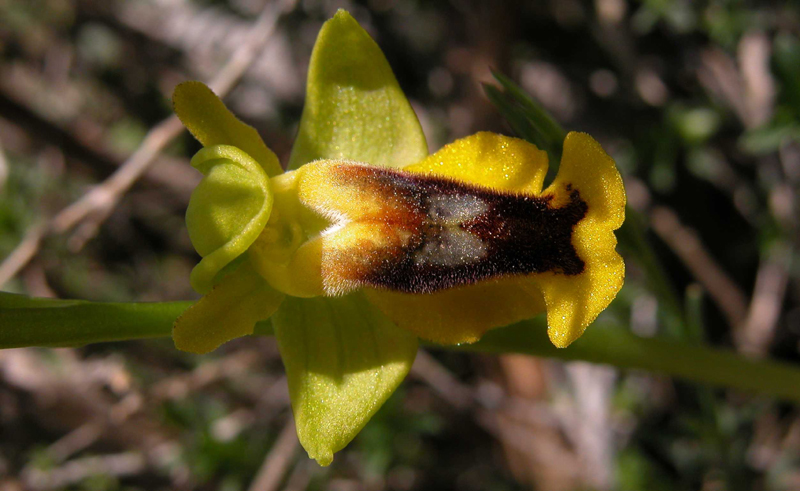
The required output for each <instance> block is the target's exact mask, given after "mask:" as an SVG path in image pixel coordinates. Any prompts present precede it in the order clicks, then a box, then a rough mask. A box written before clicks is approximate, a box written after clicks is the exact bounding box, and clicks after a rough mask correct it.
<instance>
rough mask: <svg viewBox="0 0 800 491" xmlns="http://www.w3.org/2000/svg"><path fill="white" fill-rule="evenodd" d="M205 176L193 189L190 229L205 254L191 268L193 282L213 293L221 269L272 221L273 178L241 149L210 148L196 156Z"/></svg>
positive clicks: (188, 216)
mask: <svg viewBox="0 0 800 491" xmlns="http://www.w3.org/2000/svg"><path fill="white" fill-rule="evenodd" d="M192 165H193V166H194V167H195V168H197V169H198V170H199V171H200V172H202V173H203V175H204V176H205V177H204V178H203V180H202V181H200V184H199V185H198V186H197V188H195V190H194V191H193V192H192V197H191V199H190V200H189V207H188V208H187V210H186V228H187V230H188V231H189V238H190V239H191V240H192V245H194V247H195V249H197V252H198V253H199V254H200V255H201V256H203V259H202V260H201V261H200V263H198V264H197V266H195V268H194V269H193V270H192V276H191V282H192V287H194V289H195V290H197V291H198V292H200V293H204V294H205V293H208V292H210V291H211V288H212V287H213V285H214V279H215V277H216V276H217V273H219V272H220V270H222V268H224V267H225V266H227V265H228V264H229V263H230V262H231V261H233V260H234V259H236V258H237V257H238V256H240V255H241V254H242V253H244V252H245V251H246V250H247V248H248V247H250V246H251V245H252V244H253V242H255V241H256V239H257V238H258V236H259V234H260V233H261V231H262V230H264V227H265V226H266V225H267V221H268V220H269V216H270V212H271V211H272V202H273V199H274V198H273V193H272V190H271V186H270V181H269V177H267V174H266V173H265V172H264V170H263V169H262V168H261V166H260V165H259V164H258V162H256V161H255V160H253V159H252V158H251V157H250V156H249V155H248V154H246V153H244V152H243V151H242V150H240V149H238V148H236V147H231V146H229V145H217V146H213V147H206V148H204V149H202V150H200V151H199V152H197V155H195V156H194V157H193V158H192Z"/></svg>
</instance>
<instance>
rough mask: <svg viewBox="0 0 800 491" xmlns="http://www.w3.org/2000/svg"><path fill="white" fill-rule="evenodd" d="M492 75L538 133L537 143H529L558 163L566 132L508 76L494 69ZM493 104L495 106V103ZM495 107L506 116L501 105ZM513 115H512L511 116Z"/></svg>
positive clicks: (553, 162)
mask: <svg viewBox="0 0 800 491" xmlns="http://www.w3.org/2000/svg"><path fill="white" fill-rule="evenodd" d="M492 75H493V76H494V78H495V79H496V80H497V81H498V82H499V83H500V85H501V86H502V87H503V89H504V92H503V95H504V96H505V97H506V98H507V99H508V101H510V102H512V103H513V104H515V105H516V106H517V108H518V109H519V112H518V114H520V115H522V116H523V117H525V118H526V119H527V120H528V123H529V124H530V125H531V126H532V127H533V130H534V131H535V132H536V133H537V134H538V137H537V138H536V140H537V141H538V142H539V143H537V142H536V141H531V143H533V144H534V145H537V146H539V148H541V149H542V150H546V151H547V153H548V154H550V160H551V162H552V164H553V165H558V162H559V161H560V160H561V145H562V143H564V138H566V136H567V132H566V131H565V130H564V128H562V127H561V125H560V124H558V122H557V121H556V120H555V118H553V116H551V115H550V113H549V112H548V111H547V109H545V108H544V107H542V105H541V104H539V103H538V102H537V101H535V100H534V99H533V98H532V97H531V96H530V95H528V94H526V93H525V91H523V90H522V89H521V88H519V86H517V84H515V83H514V82H512V81H511V79H510V78H508V77H506V76H505V75H503V74H502V73H499V72H495V71H493V72H492ZM493 102H494V101H493ZM495 105H496V106H497V104H495ZM497 107H498V109H499V110H500V111H501V113H502V114H503V115H504V116H506V114H507V113H508V111H503V107H501V106H497ZM513 117H514V116H512V118H513ZM512 124H513V123H512ZM515 131H516V129H515ZM521 136H522V137H523V138H524V137H525V136H523V135H521ZM526 139H527V138H526ZM529 141H530V140H529Z"/></svg>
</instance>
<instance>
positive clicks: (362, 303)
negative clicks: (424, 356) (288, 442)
mask: <svg viewBox="0 0 800 491" xmlns="http://www.w3.org/2000/svg"><path fill="white" fill-rule="evenodd" d="M272 323H273V326H274V329H275V336H276V338H277V340H278V347H279V348H280V352H281V357H282V358H283V364H284V366H285V367H286V376H287V378H288V381H289V396H290V397H291V399H292V409H293V411H294V417H295V423H296V425H297V435H298V437H299V439H300V443H301V444H302V445H303V447H304V448H305V449H306V451H307V452H308V455H309V456H310V457H311V458H312V459H315V460H316V461H317V462H319V464H320V465H328V464H330V463H331V462H332V460H333V454H334V452H337V451H339V450H341V449H342V448H344V447H345V445H347V444H348V443H349V442H350V441H351V440H352V439H353V438H354V437H355V436H356V434H358V432H359V431H360V430H361V428H363V427H364V425H365V424H366V423H367V421H369V419H370V418H371V417H372V415H373V414H375V412H376V411H377V410H378V409H379V408H380V407H381V405H382V404H383V403H384V402H385V401H386V399H388V398H389V396H390V395H391V394H392V393H393V392H394V391H395V389H396V388H397V386H398V385H399V384H400V382H401V381H402V380H403V379H404V378H405V376H406V375H407V374H408V371H409V370H410V369H411V364H412V363H413V362H414V357H415V356H416V353H417V338H416V336H414V335H413V334H412V333H410V332H408V331H405V330H403V329H400V328H398V327H396V326H395V325H394V324H393V323H392V322H391V321H389V320H388V319H387V318H386V317H385V316H384V315H383V314H382V313H381V312H380V311H379V310H378V309H377V308H375V307H374V306H372V304H370V303H369V302H368V301H367V300H366V299H365V297H364V296H363V294H361V293H356V294H352V295H348V296H345V297H333V298H331V297H316V298H296V297H287V298H286V300H285V301H284V303H283V305H282V306H281V308H280V310H279V311H278V312H277V313H276V314H275V316H274V317H273V318H272Z"/></svg>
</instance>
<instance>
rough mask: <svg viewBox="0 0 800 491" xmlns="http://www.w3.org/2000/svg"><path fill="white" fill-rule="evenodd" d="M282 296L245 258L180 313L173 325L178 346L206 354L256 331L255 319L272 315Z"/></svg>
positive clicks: (262, 318)
mask: <svg viewBox="0 0 800 491" xmlns="http://www.w3.org/2000/svg"><path fill="white" fill-rule="evenodd" d="M282 300H283V294H282V293H279V292H278V291H277V290H275V289H273V288H272V287H270V286H269V284H268V283H267V282H266V281H264V279H263V278H261V276H259V275H258V273H256V272H255V271H253V269H252V268H251V267H250V264H249V263H247V262H245V263H244V264H242V265H241V267H239V268H238V269H237V270H236V271H234V272H233V273H231V274H229V275H227V276H225V278H223V279H222V281H220V283H219V284H218V285H217V286H215V287H214V289H213V290H211V293H209V294H208V295H206V296H204V297H203V298H201V299H200V300H199V301H198V302H197V303H195V304H194V305H192V306H191V307H189V308H188V309H187V310H186V311H185V312H184V313H183V314H181V316H180V317H178V320H176V321H175V325H174V326H173V328H172V339H173V341H175V347H176V348H178V349H180V350H183V351H189V352H191V353H197V354H203V353H208V352H209V351H212V350H214V349H216V348H217V347H218V346H219V345H221V344H222V343H225V342H227V341H230V340H231V339H235V338H238V337H241V336H246V335H248V334H253V327H254V326H255V324H256V322H258V321H260V320H264V319H268V318H269V317H270V316H272V314H274V313H275V311H276V310H277V309H278V306H279V305H280V304H281V301H282Z"/></svg>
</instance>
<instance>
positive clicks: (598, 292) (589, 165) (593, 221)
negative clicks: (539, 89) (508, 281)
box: [532, 132, 626, 348]
mask: <svg viewBox="0 0 800 491" xmlns="http://www.w3.org/2000/svg"><path fill="white" fill-rule="evenodd" d="M567 186H571V188H572V189H575V190H577V191H578V192H580V198H581V199H582V200H583V201H585V202H586V204H587V205H588V210H587V212H586V216H585V217H584V218H583V220H581V221H580V222H578V224H577V225H576V226H575V228H574V229H573V232H572V234H573V235H572V245H573V246H574V247H575V251H576V252H577V253H578V256H579V257H580V258H581V259H583V261H584V263H585V268H584V271H583V272H582V273H581V274H579V275H576V276H564V275H556V274H553V273H543V274H539V275H532V277H533V278H534V280H535V281H536V283H537V284H538V285H539V287H540V288H541V290H542V294H543V295H544V300H545V303H546V305H547V325H548V334H549V336H550V339H551V341H552V342H553V344H554V345H556V346H558V347H560V348H563V347H566V346H568V345H569V344H570V343H572V342H573V341H574V340H576V339H577V338H578V337H580V335H581V334H583V331H584V330H586V327H587V326H588V325H589V324H591V323H592V322H593V321H594V320H595V318H596V317H597V316H598V314H600V312H602V311H603V310H604V309H605V308H606V307H608V305H609V304H610V303H611V301H612V300H613V299H614V297H616V295H617V292H619V290H620V288H622V283H623V281H624V279H625V263H624V262H623V260H622V257H621V256H620V255H619V254H618V253H617V251H616V250H615V247H616V245H617V238H616V237H615V235H614V230H616V229H618V228H619V227H620V226H622V222H623V221H624V220H625V200H626V198H625V188H624V186H623V184H622V177H620V175H619V171H617V167H616V165H615V164H614V160H613V159H612V158H611V157H609V156H608V154H606V153H605V151H603V148H602V147H601V146H600V144H599V143H597V141H595V140H594V138H592V137H591V136H589V135H587V134H585V133H576V132H572V133H570V134H568V135H567V138H566V140H564V152H563V155H562V158H561V167H560V168H559V171H558V175H557V176H556V179H555V180H554V181H553V184H551V185H550V186H549V187H548V188H547V189H546V190H545V191H544V193H543V194H545V195H546V194H553V195H554V196H555V199H554V202H556V203H558V202H563V201H566V200H567V199H568V198H569V194H570V191H569V190H567Z"/></svg>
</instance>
